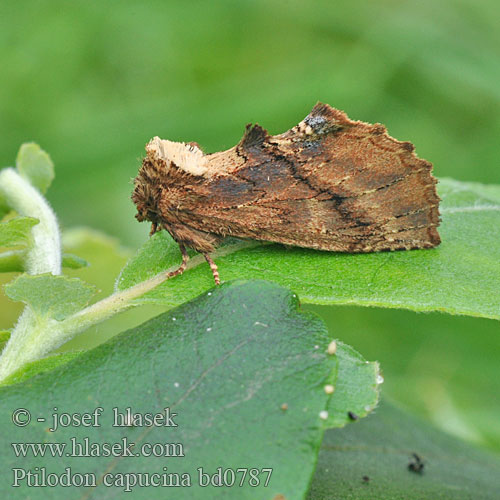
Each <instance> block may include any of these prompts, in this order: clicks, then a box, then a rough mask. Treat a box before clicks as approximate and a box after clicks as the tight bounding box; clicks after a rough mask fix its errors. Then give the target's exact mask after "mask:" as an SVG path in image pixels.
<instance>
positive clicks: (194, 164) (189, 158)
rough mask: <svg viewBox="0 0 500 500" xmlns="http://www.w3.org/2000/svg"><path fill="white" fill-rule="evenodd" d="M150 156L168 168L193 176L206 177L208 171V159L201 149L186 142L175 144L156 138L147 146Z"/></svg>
mask: <svg viewBox="0 0 500 500" xmlns="http://www.w3.org/2000/svg"><path fill="white" fill-rule="evenodd" d="M146 152H147V154H148V156H152V157H153V158H158V159H159V160H162V161H164V162H165V163H166V164H167V165H168V166H170V165H172V164H174V165H175V166H176V167H177V168H179V169H181V170H184V172H187V173H188V174H191V175H204V174H205V172H206V171H207V159H206V157H205V155H204V154H203V151H201V149H200V148H198V147H197V146H194V145H192V144H186V143H184V142H173V141H168V140H166V139H160V138H159V137H154V138H153V139H151V140H150V141H149V143H148V144H147V146H146Z"/></svg>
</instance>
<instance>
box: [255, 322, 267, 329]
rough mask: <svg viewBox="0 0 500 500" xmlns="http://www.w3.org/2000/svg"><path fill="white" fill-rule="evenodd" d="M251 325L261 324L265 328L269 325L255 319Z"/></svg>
mask: <svg viewBox="0 0 500 500" xmlns="http://www.w3.org/2000/svg"><path fill="white" fill-rule="evenodd" d="M253 326H263V327H265V328H267V327H268V326H269V325H266V324H265V323H261V322H260V321H256V322H255V323H254V324H253Z"/></svg>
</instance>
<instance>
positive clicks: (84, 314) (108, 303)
mask: <svg viewBox="0 0 500 500" xmlns="http://www.w3.org/2000/svg"><path fill="white" fill-rule="evenodd" d="M261 244H262V243H259V242H255V241H250V242H239V243H236V244H233V245H228V246H225V247H222V248H220V249H219V250H217V251H216V252H214V253H213V257H214V258H215V259H217V258H218V257H223V256H224V255H229V254H231V253H234V252H237V251H239V250H242V249H244V248H251V247H254V246H258V245H261ZM204 262H205V259H204V257H203V256H202V255H196V256H195V257H193V258H192V259H191V260H190V261H189V262H188V263H187V267H186V271H188V270H189V269H192V268H194V267H197V266H199V265H200V264H203V263H204ZM177 267H178V266H173V267H171V268H169V269H166V270H165V271H162V272H161V273H159V274H157V275H156V276H153V277H152V278H150V279H148V280H146V281H142V282H141V283H138V284H137V285H134V286H132V287H130V288H127V289H126V290H121V291H119V292H115V293H114V294H112V295H110V296H109V297H106V298H105V299H103V300H100V301H99V302H96V303H95V304H93V305H91V306H88V307H86V308H85V309H82V310H81V311H78V312H77V313H75V314H73V315H72V316H69V317H68V318H66V319H64V320H63V321H56V320H53V319H49V320H47V321H46V322H43V323H40V324H39V325H38V327H36V328H35V330H36V334H35V335H34V337H35V338H36V343H38V344H40V345H39V346H38V350H37V355H36V356H34V357H31V358H30V359H25V358H24V357H23V359H22V363H21V364H17V365H16V366H13V365H8V366H7V367H6V368H5V369H3V363H2V365H1V366H0V382H1V381H2V380H4V379H5V378H6V377H8V376H9V375H11V374H12V373H13V372H14V371H16V370H17V369H19V368H20V367H21V366H22V365H23V364H25V363H27V362H29V361H35V360H36V359H39V358H41V357H42V356H44V355H46V354H48V353H49V352H50V351H52V350H54V349H56V348H57V347H59V346H61V345H62V344H64V343H66V342H67V341H69V340H70V339H72V338H73V337H74V336H75V335H77V334H78V333H81V332H83V331H84V330H86V329H88V328H89V327H90V326H92V325H95V324H97V323H100V322H102V321H104V320H106V319H108V318H110V317H112V316H114V315H115V314H117V313H119V312H122V311H125V310H127V309H129V308H131V307H133V306H135V305H137V304H134V300H135V299H137V298H139V297H141V296H142V295H144V294H145V293H147V292H149V291H150V290H152V289H153V288H155V287H157V286H158V285H160V284H161V283H163V282H165V281H166V280H167V279H170V277H169V273H170V272H172V271H175V270H176V269H177ZM21 319H22V317H21V318H20V320H19V322H21ZM18 324H19V323H18ZM27 326H29V325H27ZM16 328H17V326H16ZM42 339H43V342H42ZM2 358H3V356H2ZM0 361H2V359H1V358H0Z"/></svg>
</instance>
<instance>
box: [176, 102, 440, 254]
mask: <svg viewBox="0 0 500 500" xmlns="http://www.w3.org/2000/svg"><path fill="white" fill-rule="evenodd" d="M208 158H209V164H211V165H212V167H211V168H212V172H213V174H212V176H211V177H210V179H208V180H207V181H205V182H204V183H203V184H202V185H198V186H197V196H196V199H195V200H193V206H191V207H186V217H185V221H184V222H185V223H186V224H188V225H190V226H192V227H194V228H197V229H201V230H203V231H207V232H211V233H214V234H218V235H222V236H227V235H232V236H236V237H241V238H252V239H259V240H265V241H273V242H278V243H285V244H289V245H294V246H302V247H309V248H318V249H322V250H336V251H347V252H370V251H378V250H396V249H409V248H428V247H434V246H436V245H438V244H439V242H440V238H439V234H438V232H437V226H438V224H439V211H438V204H439V198H438V196H437V193H436V179H435V178H434V177H433V176H432V174H431V170H432V165H431V164H430V163H429V162H427V161H425V160H422V159H420V158H418V157H417V156H416V155H415V153H414V147H413V145H412V144H411V143H409V142H400V141H397V140H396V139H394V138H392V137H390V136H389V135H388V134H387V132H386V129H385V127H383V126H382V125H380V124H375V125H371V124H368V123H364V122H359V121H352V120H350V119H349V118H348V117H347V115H346V114H345V113H343V112H342V111H339V110H336V109H334V108H331V107H330V106H328V105H325V104H321V103H319V104H317V105H316V106H315V107H314V108H313V109H312V111H311V113H309V115H308V116H307V117H306V118H305V119H304V120H303V121H302V122H300V123H299V124H298V125H297V126H296V127H293V128H292V129H291V130H289V131H287V132H285V133H284V134H280V135H277V136H270V135H269V134H268V133H267V132H266V131H265V130H264V129H263V128H261V127H260V126H259V125H254V126H253V127H251V126H247V129H246V132H245V134H244V136H243V138H242V140H241V141H240V143H239V144H238V145H237V146H235V147H234V148H233V149H231V150H229V151H226V152H224V153H217V154H215V155H209V156H208ZM181 217H182V215H181Z"/></svg>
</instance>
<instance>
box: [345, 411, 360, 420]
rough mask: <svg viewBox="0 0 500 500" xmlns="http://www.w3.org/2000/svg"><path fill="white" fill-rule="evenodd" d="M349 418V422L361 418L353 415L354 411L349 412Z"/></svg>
mask: <svg viewBox="0 0 500 500" xmlns="http://www.w3.org/2000/svg"><path fill="white" fill-rule="evenodd" d="M347 416H348V417H349V420H352V421H355V420H358V418H359V417H358V416H357V415H356V414H355V413H353V412H352V411H348V412H347Z"/></svg>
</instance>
